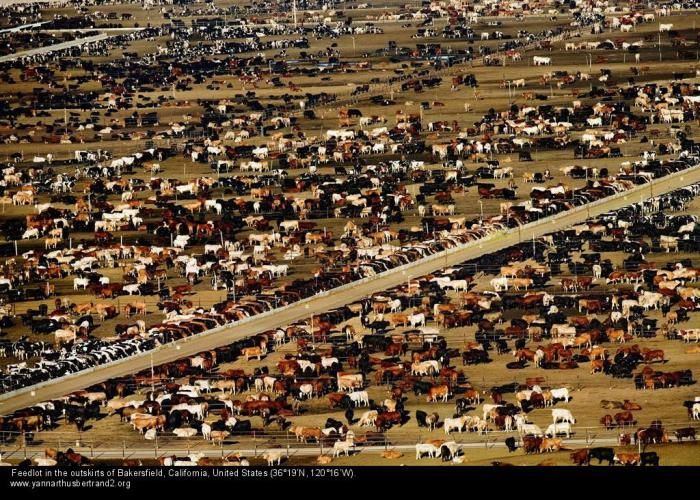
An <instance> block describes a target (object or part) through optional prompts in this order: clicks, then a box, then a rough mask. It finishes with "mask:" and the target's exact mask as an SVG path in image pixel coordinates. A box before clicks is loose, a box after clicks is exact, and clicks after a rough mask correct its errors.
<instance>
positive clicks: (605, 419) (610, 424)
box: [600, 415, 614, 430]
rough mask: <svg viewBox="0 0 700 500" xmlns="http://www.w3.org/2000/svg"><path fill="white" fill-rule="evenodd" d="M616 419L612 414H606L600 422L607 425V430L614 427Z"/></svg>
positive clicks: (604, 425)
mask: <svg viewBox="0 0 700 500" xmlns="http://www.w3.org/2000/svg"><path fill="white" fill-rule="evenodd" d="M613 422H614V420H613V417H612V415H605V416H604V417H603V418H601V419H600V423H601V424H602V425H603V427H605V428H606V429H607V430H610V429H612V428H613V427H614V424H613Z"/></svg>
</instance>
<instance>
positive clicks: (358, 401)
mask: <svg viewBox="0 0 700 500" xmlns="http://www.w3.org/2000/svg"><path fill="white" fill-rule="evenodd" d="M348 396H350V401H352V402H353V404H354V405H355V406H369V394H368V393H367V391H355V392H351V393H350V394H348Z"/></svg>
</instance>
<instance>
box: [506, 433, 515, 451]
mask: <svg viewBox="0 0 700 500" xmlns="http://www.w3.org/2000/svg"><path fill="white" fill-rule="evenodd" d="M505 443H506V448H508V453H513V452H514V451H515V450H517V449H518V445H517V444H516V443H515V438H514V437H509V438H506V441H505Z"/></svg>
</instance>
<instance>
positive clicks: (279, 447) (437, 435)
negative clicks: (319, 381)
mask: <svg viewBox="0 0 700 500" xmlns="http://www.w3.org/2000/svg"><path fill="white" fill-rule="evenodd" d="M662 425H663V429H664V431H665V432H666V433H667V435H668V436H669V440H670V439H672V438H673V433H674V431H676V430H678V429H683V428H688V427H689V422H671V423H667V422H662ZM638 427H639V426H638V425H636V424H635V425H633V426H626V427H618V428H615V429H605V428H604V427H601V426H595V427H590V426H589V427H586V426H573V428H572V433H571V436H570V437H569V438H562V439H563V446H565V447H567V448H581V447H595V446H611V445H617V444H619V440H620V434H622V433H625V434H634V432H635V431H636V430H637V428H638ZM643 427H644V428H646V426H643ZM366 430H368V431H372V430H373V429H370V428H366ZM543 430H544V429H543ZM354 432H355V437H356V441H357V442H358V443H357V450H365V452H368V453H378V452H381V451H384V450H411V451H412V450H414V449H415V445H416V444H418V443H424V442H427V441H429V440H436V439H437V440H446V441H455V442H456V443H457V444H458V445H460V446H462V447H463V448H464V449H465V454H467V455H468V454H469V451H467V450H476V449H493V448H504V447H505V440H506V439H507V438H509V437H515V438H516V440H517V439H518V438H519V437H520V436H519V434H518V433H517V431H502V430H489V431H488V432H486V433H484V434H480V433H478V432H463V433H458V432H452V433H450V434H449V435H447V434H445V432H444V430H443V429H442V428H438V429H436V430H434V431H432V432H430V431H428V430H426V429H421V428H419V429H418V430H417V431H408V430H405V429H401V428H394V429H392V430H390V431H388V432H386V433H374V434H370V435H368V436H367V437H368V440H367V441H364V439H363V437H362V436H363V434H364V432H360V431H358V430H357V429H354ZM2 436H3V439H2V441H0V456H1V457H2V458H3V459H4V460H8V459H10V460H13V461H15V460H23V459H25V458H30V459H32V458H34V457H43V456H44V453H45V449H47V448H55V449H57V450H59V451H65V450H66V449H68V448H72V449H73V450H74V451H76V452H78V453H80V454H82V455H84V456H86V457H88V458H90V459H96V460H122V459H158V458H160V457H165V456H172V455H178V456H182V455H189V454H199V453H201V454H203V455H204V456H208V457H221V458H223V457H225V456H227V455H229V454H232V453H240V454H244V455H245V456H249V457H253V458H259V457H261V456H262V454H264V453H265V452H266V451H270V450H274V451H282V452H283V454H284V455H285V456H286V457H287V458H294V457H300V456H316V455H323V454H324V453H328V452H329V451H330V449H332V446H333V441H335V439H334V438H333V437H329V438H327V439H326V438H323V439H321V440H320V441H312V442H300V441H299V440H298V439H297V437H296V436H295V434H294V433H293V432H291V431H289V430H287V431H271V430H266V429H265V430H255V431H251V432H250V433H244V434H237V435H233V436H229V437H227V438H225V439H224V440H222V441H217V442H213V441H206V440H204V439H203V437H202V435H201V434H199V435H197V436H193V437H191V438H179V437H176V436H175V435H173V434H172V433H160V434H157V435H156V438H155V439H153V440H145V439H143V438H141V437H140V436H138V435H136V434H135V435H134V436H132V437H125V438H117V437H114V435H113V434H106V433H105V434H92V433H91V434H85V433H80V432H78V431H75V432H51V433H50V435H43V434H38V435H35V436H34V438H33V439H32V440H29V439H26V436H24V435H22V434H19V433H12V434H10V433H2ZM39 438H40V439H39ZM358 438H359V439H358ZM637 446H638V447H639V449H640V450H643V449H644V448H645V447H643V446H641V443H638V444H637Z"/></svg>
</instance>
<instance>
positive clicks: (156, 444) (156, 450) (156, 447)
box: [154, 434, 158, 458]
mask: <svg viewBox="0 0 700 500" xmlns="http://www.w3.org/2000/svg"><path fill="white" fill-rule="evenodd" d="M154 452H155V458H158V434H156V440H155V448H154Z"/></svg>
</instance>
